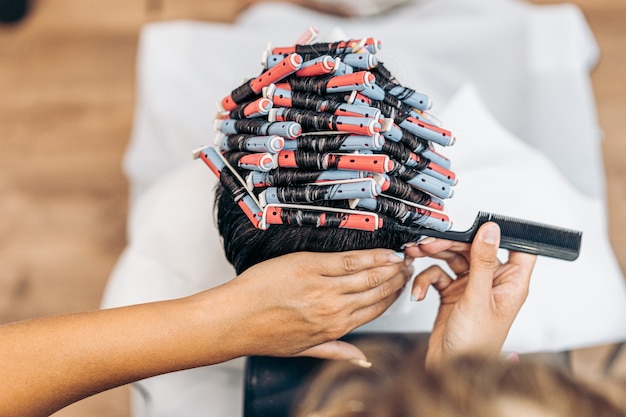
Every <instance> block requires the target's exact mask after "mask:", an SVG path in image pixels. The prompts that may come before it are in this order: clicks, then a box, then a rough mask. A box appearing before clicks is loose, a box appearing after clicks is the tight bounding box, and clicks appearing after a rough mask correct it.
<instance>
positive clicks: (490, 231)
mask: <svg viewBox="0 0 626 417" xmlns="http://www.w3.org/2000/svg"><path fill="white" fill-rule="evenodd" d="M499 235H500V228H499V227H498V225H497V224H495V223H490V224H486V225H485V226H484V229H483V231H482V241H483V242H485V243H487V244H489V245H495V244H496V243H497V242H498V236H499Z"/></svg>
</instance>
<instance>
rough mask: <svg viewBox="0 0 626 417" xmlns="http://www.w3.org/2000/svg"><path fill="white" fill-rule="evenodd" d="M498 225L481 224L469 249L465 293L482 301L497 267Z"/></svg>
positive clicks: (487, 293) (488, 290) (491, 285)
mask: <svg viewBox="0 0 626 417" xmlns="http://www.w3.org/2000/svg"><path fill="white" fill-rule="evenodd" d="M499 245H500V227H499V226H498V225H497V224H496V223H493V222H487V223H485V224H483V225H482V226H481V227H480V228H479V229H478V232H477V233H476V237H475V238H474V241H473V242H472V247H471V249H470V270H469V280H468V282H467V291H466V292H465V294H466V295H467V296H470V297H472V298H474V297H477V298H475V299H476V301H477V302H481V303H482V302H484V301H485V299H486V297H489V296H490V294H491V288H492V287H493V277H494V275H495V273H496V269H497V268H498V257H497V255H498V247H499Z"/></svg>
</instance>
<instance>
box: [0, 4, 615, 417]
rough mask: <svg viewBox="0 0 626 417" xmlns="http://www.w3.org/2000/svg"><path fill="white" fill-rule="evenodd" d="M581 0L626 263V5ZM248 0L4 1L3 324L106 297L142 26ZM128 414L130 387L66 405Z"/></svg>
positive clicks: (220, 14) (0, 143) (593, 360)
mask: <svg viewBox="0 0 626 417" xmlns="http://www.w3.org/2000/svg"><path fill="white" fill-rule="evenodd" d="M532 2H533V3H537V4H550V3H562V2H559V1H553V0H533V1H532ZM570 3H574V4H576V5H578V6H579V7H580V8H581V9H582V11H583V13H584V14H585V16H586V18H587V20H588V23H589V25H590V27H591V29H592V31H593V32H594V35H595V37H596V40H597V42H598V43H599V46H600V50H601V58H600V62H599V65H598V66H597V68H596V69H595V70H594V72H593V73H592V81H593V86H594V90H595V94H596V104H597V108H598V113H599V121H600V125H601V127H602V128H603V130H604V133H605V139H604V142H603V151H604V157H605V168H606V177H607V195H608V209H609V210H608V215H609V223H610V238H611V242H612V244H613V247H614V250H615V254H616V256H617V259H618V261H619V263H620V265H621V268H622V270H623V271H626V216H624V208H623V207H624V205H625V204H626V164H625V163H623V161H622V158H624V155H626V141H625V140H624V135H625V133H624V132H626V117H624V115H626V83H624V82H623V76H624V71H625V68H626V2H625V1H623V0H575V1H570ZM245 6H246V1H243V0H239V1H233V0H229V1H226V0H177V1H176V0H109V1H107V2H101V1H96V0H54V1H35V0H31V1H21V0H0V10H1V11H0V324H1V323H6V322H10V321H15V320H21V319H26V318H30V317H35V316H41V315H50V314H58V313H67V312H73V311H81V310H89V309H95V308H97V307H98V304H99V301H100V296H101V293H102V290H103V288H104V285H105V282H106V280H107V277H108V275H109V273H110V272H111V269H112V268H113V266H114V264H115V262H116V260H117V257H118V256H119V254H120V253H121V251H122V250H123V248H124V245H125V243H126V240H125V222H126V214H127V212H126V209H127V207H126V205H127V192H128V189H127V183H126V180H125V178H124V176H123V173H122V170H121V163H122V156H123V152H124V150H125V147H126V144H127V142H128V139H129V137H130V133H131V127H132V118H133V110H134V100H135V90H134V87H135V78H134V77H135V57H136V52H137V41H138V35H139V31H140V28H141V26H142V25H143V24H144V23H146V22H149V21H155V20H166V19H176V18H194V19H201V20H207V21H219V22H230V21H232V20H233V19H234V17H235V16H236V14H237V13H238V11H239V10H241V9H242V8H244V7H245ZM572 117H576V116H575V115H572ZM581 169H584V167H581ZM625 325H626V324H625ZM613 352H614V350H613V347H611V346H600V347H597V348H592V349H583V350H580V351H577V352H574V353H573V358H574V360H575V362H574V364H575V365H576V366H577V367H578V370H579V371H580V372H581V373H587V374H590V375H591V374H594V373H601V372H602V371H603V370H602V369H600V368H601V367H602V364H604V363H605V360H606V357H607V356H610V355H611V354H613ZM620 355H621V357H619V358H618V359H617V360H616V362H615V369H614V370H611V372H621V374H622V375H626V357H625V356H626V353H625V352H622V353H621V354H620ZM128 415H129V410H128V391H127V388H125V387H122V388H118V389H115V390H111V391H109V392H106V393H103V394H100V395H97V396H95V397H92V398H89V399H87V400H84V401H82V402H80V403H77V404H75V405H73V406H70V407H68V408H66V409H65V410H62V411H60V412H59V413H57V414H55V416H56V417H74V416H83V417H84V416H94V417H99V416H102V417H104V416H116V417H126V416H128Z"/></svg>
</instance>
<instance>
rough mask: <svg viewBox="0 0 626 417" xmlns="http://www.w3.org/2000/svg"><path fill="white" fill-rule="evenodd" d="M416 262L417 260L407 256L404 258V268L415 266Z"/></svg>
mask: <svg viewBox="0 0 626 417" xmlns="http://www.w3.org/2000/svg"><path fill="white" fill-rule="evenodd" d="M414 261H415V258H413V257H411V256H406V255H405V257H404V266H411V265H413V262H414Z"/></svg>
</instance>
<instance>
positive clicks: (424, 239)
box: [417, 236, 437, 245]
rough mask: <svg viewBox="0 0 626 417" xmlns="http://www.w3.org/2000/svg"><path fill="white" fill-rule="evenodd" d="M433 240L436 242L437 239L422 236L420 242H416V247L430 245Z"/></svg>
mask: <svg viewBox="0 0 626 417" xmlns="http://www.w3.org/2000/svg"><path fill="white" fill-rule="evenodd" d="M435 240H437V239H435V238H434V237H430V236H422V237H421V238H420V240H418V241H417V244H418V245H428V244H429V243H432V242H434V241H435Z"/></svg>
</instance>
